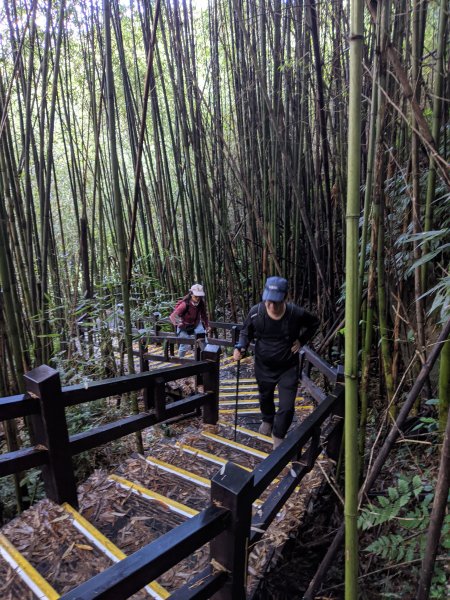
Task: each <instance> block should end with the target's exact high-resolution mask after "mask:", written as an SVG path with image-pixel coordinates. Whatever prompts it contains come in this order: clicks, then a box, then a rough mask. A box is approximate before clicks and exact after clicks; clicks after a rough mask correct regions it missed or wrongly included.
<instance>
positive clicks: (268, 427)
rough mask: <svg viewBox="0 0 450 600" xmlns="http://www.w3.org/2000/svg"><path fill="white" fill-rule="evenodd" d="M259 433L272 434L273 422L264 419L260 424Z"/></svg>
mask: <svg viewBox="0 0 450 600" xmlns="http://www.w3.org/2000/svg"><path fill="white" fill-rule="evenodd" d="M258 431H259V433H262V435H270V434H271V433H272V423H268V422H267V421H263V422H262V423H261V425H260V426H259V430H258Z"/></svg>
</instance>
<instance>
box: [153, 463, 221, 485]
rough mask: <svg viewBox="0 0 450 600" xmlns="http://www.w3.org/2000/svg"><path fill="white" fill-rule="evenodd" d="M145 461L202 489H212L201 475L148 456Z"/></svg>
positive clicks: (209, 482)
mask: <svg viewBox="0 0 450 600" xmlns="http://www.w3.org/2000/svg"><path fill="white" fill-rule="evenodd" d="M145 460H146V461H147V462H148V463H150V464H151V465H154V466H156V467H158V468H160V469H162V470H163V471H167V473H174V474H175V475H178V476H179V477H182V478H183V479H186V480H187V481H192V482H193V483H197V484H198V485H201V486H202V487H208V488H209V487H211V481H210V480H209V479H207V478H206V477H201V475H196V474H195V473H191V471H186V469H181V468H180V467H177V466H175V465H171V464H170V463H166V462H164V461H162V460H159V459H158V458H154V457H153V456H147V457H146V458H145Z"/></svg>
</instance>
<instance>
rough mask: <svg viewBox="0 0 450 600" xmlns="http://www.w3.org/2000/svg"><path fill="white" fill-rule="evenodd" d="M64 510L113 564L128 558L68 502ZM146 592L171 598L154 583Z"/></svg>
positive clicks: (157, 599) (157, 598)
mask: <svg viewBox="0 0 450 600" xmlns="http://www.w3.org/2000/svg"><path fill="white" fill-rule="evenodd" d="M62 508H63V509H64V510H65V511H66V512H67V513H68V514H69V515H70V516H71V518H72V523H73V524H74V526H75V527H76V528H77V529H78V530H79V531H80V532H81V533H82V534H83V535H84V536H85V537H86V538H87V539H88V540H89V541H90V542H91V543H92V544H94V545H95V546H96V547H97V548H98V549H99V550H100V551H101V552H103V553H104V554H106V556H108V557H109V558H110V559H111V560H112V561H113V562H115V563H116V562H119V561H121V560H123V559H124V558H126V556H127V555H126V554H125V553H124V552H122V550H120V549H119V548H118V547H117V546H116V545H115V544H113V543H112V542H111V541H110V540H108V538H106V537H105V536H104V535H103V534H102V533H100V531H99V530H98V529H97V528H96V527H94V526H93V525H92V524H91V523H89V521H87V520H86V519H85V518H84V517H83V516H82V515H81V514H80V513H79V512H78V511H76V510H75V509H74V508H73V507H72V506H71V505H70V504H68V503H67V502H66V503H64V504H63V505H62ZM145 590H146V592H147V593H148V594H149V595H150V596H151V597H152V598H155V599H156V600H165V598H168V597H169V596H170V594H169V592H168V591H167V590H165V589H164V588H163V587H162V586H161V585H159V583H157V582H156V581H152V582H151V583H150V584H149V585H147V586H146V587H145Z"/></svg>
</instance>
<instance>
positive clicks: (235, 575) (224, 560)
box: [210, 462, 253, 600]
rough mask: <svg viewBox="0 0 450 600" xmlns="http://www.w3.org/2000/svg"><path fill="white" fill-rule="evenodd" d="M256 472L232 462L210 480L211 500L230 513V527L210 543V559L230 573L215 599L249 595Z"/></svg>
mask: <svg viewBox="0 0 450 600" xmlns="http://www.w3.org/2000/svg"><path fill="white" fill-rule="evenodd" d="M252 489H253V473H248V472H247V471H244V469H242V468H241V467H238V466H237V465H235V464H234V463H232V462H228V463H226V465H224V467H223V468H222V469H221V470H220V471H219V472H218V473H216V475H214V477H213V478H212V480H211V503H212V504H215V505H216V506H222V507H224V508H227V509H228V510H229V511H230V512H231V522H230V525H229V527H228V528H227V529H226V530H225V531H224V532H223V533H221V534H220V535H218V536H217V537H215V538H214V539H213V540H212V541H211V543H210V552H211V560H214V561H216V562H217V563H219V564H220V565H222V566H223V567H224V568H225V569H226V570H227V571H228V573H229V577H228V580H227V582H226V583H225V585H224V587H223V588H221V589H220V590H219V591H218V592H217V593H216V594H215V595H214V596H212V598H213V599H214V600H244V599H245V598H246V583H247V557H248V541H249V537H250V526H251V518H252V501H251V492H252Z"/></svg>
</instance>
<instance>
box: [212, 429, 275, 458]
mask: <svg viewBox="0 0 450 600" xmlns="http://www.w3.org/2000/svg"><path fill="white" fill-rule="evenodd" d="M202 436H203V437H206V438H208V439H210V440H214V441H215V442H218V443H219V444H223V445H224V446H230V447H231V448H236V450H242V452H246V453H247V454H252V455H253V456H257V457H258V458H266V457H267V456H269V455H268V454H267V452H263V451H262V450H257V449H256V448H250V446H246V445H245V444H239V442H234V441H233V440H229V439H228V438H224V437H222V436H220V435H216V434H215V433H210V432H209V431H202Z"/></svg>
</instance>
